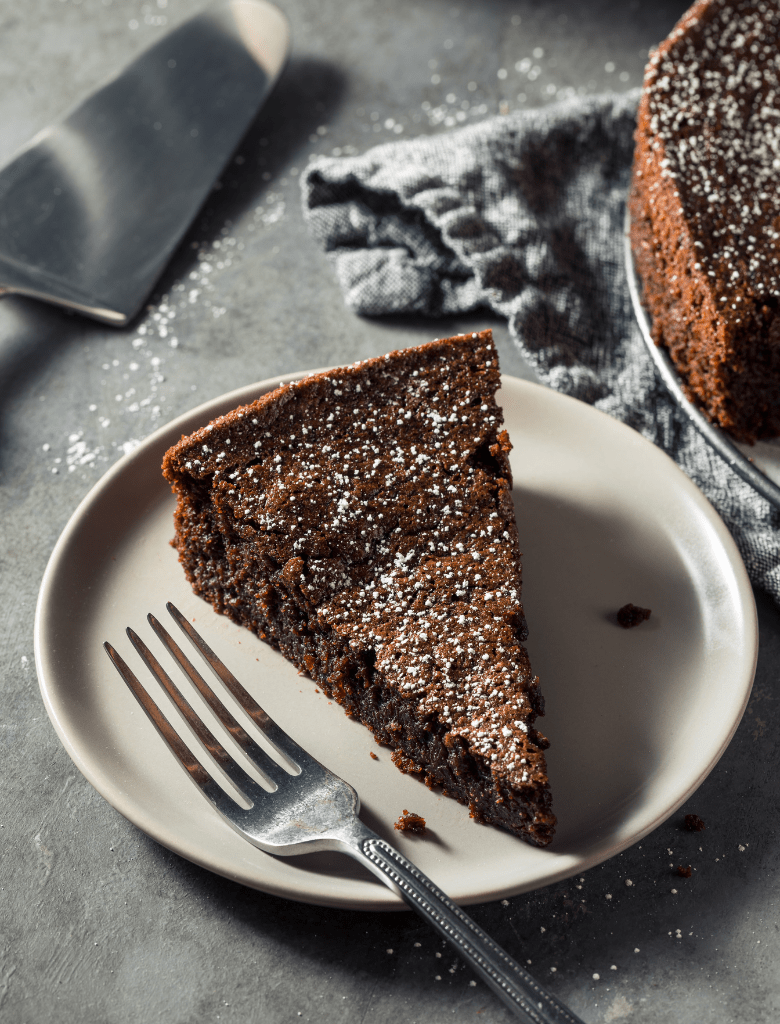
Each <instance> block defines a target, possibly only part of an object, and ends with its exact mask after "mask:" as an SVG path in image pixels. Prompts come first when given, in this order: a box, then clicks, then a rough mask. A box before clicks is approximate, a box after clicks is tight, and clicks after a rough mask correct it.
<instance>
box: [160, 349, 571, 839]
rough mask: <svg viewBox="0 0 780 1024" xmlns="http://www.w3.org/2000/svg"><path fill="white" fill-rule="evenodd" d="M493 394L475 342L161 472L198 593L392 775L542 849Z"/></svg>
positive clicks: (538, 707)
mask: <svg viewBox="0 0 780 1024" xmlns="http://www.w3.org/2000/svg"><path fill="white" fill-rule="evenodd" d="M498 384H499V371H498V359H497V354H496V350H495V348H494V346H493V342H492V338H491V336H490V332H489V331H486V332H483V333H481V334H479V335H477V334H475V335H465V336H461V337H456V338H450V339H446V340H442V341H435V342H432V343H430V344H428V345H423V346H420V347H419V348H413V349H407V350H405V351H402V352H393V353H390V354H389V355H388V356H385V357H382V358H379V359H372V360H367V361H365V362H363V363H358V364H355V365H354V366H351V367H346V368H344V369H340V370H334V371H329V372H328V373H324V374H318V375H314V376H311V377H308V378H305V379H304V380H302V381H300V382H298V383H296V384H292V385H285V386H284V387H281V388H279V389H277V390H276V391H274V392H272V393H270V394H268V395H265V396H263V397H262V398H260V399H259V400H258V401H256V402H255V403H253V404H252V405H249V406H245V407H242V408H240V409H237V410H235V411H234V412H232V413H230V414H228V415H227V416H224V417H222V418H220V419H218V420H215V421H214V422H213V423H211V424H209V425H208V426H207V427H204V428H203V429H202V430H199V431H198V432H197V433H195V434H193V435H192V436H190V437H188V438H184V439H182V441H181V442H180V443H179V444H178V445H176V446H175V447H174V448H172V449H171V450H170V451H169V452H168V453H167V454H166V457H165V461H164V464H163V469H164V473H165V475H166V477H167V479H168V480H169V481H170V483H171V484H172V486H173V489H174V491H175V493H176V495H177V497H178V506H177V510H176V539H175V544H176V547H177V548H178V551H179V556H180V559H181V562H182V565H183V566H184V569H185V571H186V573H187V576H188V578H189V579H190V581H191V583H192V585H193V587H194V589H195V591H196V592H197V593H198V594H200V595H201V596H202V597H204V598H205V599H206V600H207V601H209V602H210V603H211V604H212V605H213V606H214V608H215V609H216V610H217V611H219V612H222V613H224V614H226V615H228V616H230V618H232V619H234V620H235V621H236V622H238V623H241V624H242V625H244V626H246V627H248V628H249V629H251V630H253V632H255V633H257V635H258V636H260V637H261V638H262V639H264V640H266V641H268V642H269V643H271V644H273V646H275V647H277V648H278V649H279V650H280V651H281V652H282V654H284V656H285V657H287V658H289V659H290V661H292V662H293V663H294V664H295V665H296V666H298V668H299V669H301V670H303V671H305V672H307V673H308V674H309V675H310V676H311V677H312V678H313V679H314V680H315V682H316V683H317V684H318V685H319V686H320V687H322V689H323V690H324V691H325V692H326V693H327V694H328V695H329V696H331V697H332V698H334V699H335V700H337V701H338V702H339V703H340V704H341V705H342V706H343V707H344V709H345V711H346V712H347V714H349V715H355V716H356V717H358V718H359V719H360V721H362V722H363V723H364V724H365V725H367V726H368V727H369V728H370V729H371V730H372V731H373V733H374V735H375V736H376V738H377V740H378V741H379V742H381V743H384V744H387V745H388V746H390V747H392V748H393V751H394V753H393V760H394V762H395V763H396V765H398V767H399V768H401V769H402V770H403V771H407V772H414V773H418V774H419V775H420V776H421V777H422V778H424V780H425V781H426V782H427V783H428V785H430V786H434V785H436V786H441V787H442V788H443V790H444V792H445V793H447V794H448V795H450V796H453V797H455V798H456V799H458V800H460V801H462V802H463V803H466V804H468V805H469V808H470V811H471V814H472V816H473V817H475V818H477V819H478V820H480V821H485V822H491V823H494V824H497V825H502V826H504V827H505V828H508V829H510V830H511V831H513V832H514V833H516V834H517V835H520V836H522V837H523V838H524V839H527V840H529V841H531V842H533V843H536V844H538V845H544V844H546V843H548V842H549V841H550V839H551V838H552V834H553V829H554V822H555V819H554V816H553V814H552V812H551V810H550V794H549V788H548V782H547V772H546V765H545V759H544V753H543V751H544V748H545V747H546V746H547V741H546V740H545V738H544V737H543V736H542V735H541V734H540V733H539V732H537V730H536V728H535V726H534V722H535V719H536V716H537V715H538V714H541V713H542V712H543V703H542V698H541V695H540V693H539V686H538V680H537V679H536V678H535V677H534V676H533V673H532V671H531V667H530V664H529V662H528V656H527V654H526V651H525V649H524V647H523V644H522V641H523V640H524V639H525V619H524V616H523V608H522V604H521V601H520V553H519V550H518V538H517V528H516V526H515V521H514V510H513V506H512V501H511V496H510V484H511V476H510V469H509V460H508V457H507V452H508V451H509V448H510V445H509V441H508V438H507V435H506V432H505V431H503V430H502V422H503V417H502V414H501V411H500V409H499V408H498V406H497V405H496V402H495V397H494V396H495V392H496V390H497V388H498Z"/></svg>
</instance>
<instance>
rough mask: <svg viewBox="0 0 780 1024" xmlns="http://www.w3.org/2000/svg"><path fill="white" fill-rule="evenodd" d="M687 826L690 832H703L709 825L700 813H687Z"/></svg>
mask: <svg viewBox="0 0 780 1024" xmlns="http://www.w3.org/2000/svg"><path fill="white" fill-rule="evenodd" d="M685 827H686V829H687V830H688V831H689V832H701V831H703V830H704V829H705V828H706V827H707V826H706V825H705V824H704V822H703V821H702V820H701V818H700V817H699V815H698V814H686V815H685Z"/></svg>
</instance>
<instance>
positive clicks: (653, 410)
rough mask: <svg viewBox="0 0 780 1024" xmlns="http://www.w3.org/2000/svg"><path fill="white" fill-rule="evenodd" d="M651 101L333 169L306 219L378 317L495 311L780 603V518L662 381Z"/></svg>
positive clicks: (366, 308)
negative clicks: (638, 217) (636, 207)
mask: <svg viewBox="0 0 780 1024" xmlns="http://www.w3.org/2000/svg"><path fill="white" fill-rule="evenodd" d="M638 96H639V93H638V91H632V92H630V93H625V94H622V95H616V94H615V95H606V96H599V97H590V98H587V99H576V100H570V101H567V102H565V103H561V104H555V105H552V106H549V107H545V108H542V109H539V110H533V111H523V112H517V113H514V114H510V115H505V116H499V117H494V118H491V119H489V120H487V121H483V122H481V123H480V124H476V125H473V126H469V127H467V128H462V129H459V130H457V131H453V132H451V133H449V134H443V135H435V136H433V137H425V138H417V139H413V140H410V141H404V142H392V143H387V144H385V145H380V146H377V147H375V148H373V149H371V150H369V151H368V152H367V153H365V154H364V155H362V156H356V157H318V158H316V159H314V160H313V161H312V162H311V163H310V164H309V166H308V168H307V169H306V172H305V174H304V176H303V178H302V183H301V184H302V190H303V206H304V215H305V217H306V220H307V222H308V225H309V228H310V230H311V232H312V234H313V236H314V237H315V239H316V240H317V241H318V242H319V243H320V244H321V245H322V246H323V248H324V249H325V251H326V252H327V253H328V255H329V257H330V258H331V260H332V261H333V264H334V266H335V270H336V275H337V277H338V280H339V283H340V286H341V288H342V291H343V294H344V298H345V300H346V303H347V305H348V306H349V307H350V308H351V309H352V310H354V311H355V312H356V313H359V314H361V315H364V316H381V315H384V314H398V313H416V314H423V315H427V316H430V317H437V316H445V315H454V314H462V313H466V312H469V311H473V310H477V309H480V308H487V309H490V310H492V311H493V312H494V313H497V314H499V315H500V316H502V317H504V318H506V320H507V322H508V324H509V329H510V332H511V334H512V337H513V338H514V340H515V342H516V343H517V345H518V346H519V348H520V350H521V351H522V354H523V356H524V357H525V359H526V360H527V361H528V363H530V365H531V366H533V367H534V369H535V370H536V373H537V374H538V376H539V378H540V380H542V381H543V382H544V383H545V384H547V385H549V386H550V387H552V388H555V389H556V390H558V391H562V392H564V393H566V394H567V395H571V396H573V397H575V398H579V399H581V400H582V401H585V402H589V403H591V404H592V405H594V406H596V408H598V409H601V410H602V411H603V412H606V413H608V414H609V415H610V416H614V417H615V418H617V419H619V420H622V421H623V422H624V423H627V424H628V425H629V426H631V427H633V428H634V429H636V430H638V431H639V432H640V433H641V434H642V435H643V436H644V437H646V438H647V439H648V440H650V441H652V442H653V443H654V444H657V445H659V447H661V448H663V449H664V451H666V452H667V453H668V454H669V455H670V456H671V457H672V458H673V459H674V460H675V461H676V462H677V464H678V465H679V466H680V467H681V468H682V469H683V471H684V472H685V473H686V474H687V475H688V476H689V477H690V478H691V479H692V480H693V481H694V482H695V483H696V484H697V485H698V487H699V488H700V489H701V490H702V491H703V492H704V494H705V495H706V496H707V498H708V499H709V500H710V502H711V503H712V504H713V505H714V507H715V508H716V509H717V511H718V512H719V513H720V515H721V517H722V518H723V520H724V521H725V523H726V525H727V527H728V528H729V530H730V531H731V533H732V535H733V537H734V539H735V540H736V542H737V546H738V547H739V550H740V552H741V554H742V557H743V559H744V561H745V565H746V566H747V569H748V573H749V575H750V578H751V580H752V582H753V583H754V584H756V585H757V586H759V587H762V588H763V589H765V590H767V591H768V592H769V593H771V594H772V595H773V596H774V598H775V600H776V601H777V602H778V603H780V512H778V510H777V509H775V508H773V507H772V506H771V505H770V504H769V503H768V502H767V501H766V500H765V499H764V498H762V497H761V496H760V495H759V494H757V493H756V492H755V491H754V490H753V489H752V488H751V487H750V486H749V485H748V484H746V483H744V482H743V481H742V479H741V478H740V477H739V476H737V475H736V474H735V473H734V472H733V470H731V469H730V468H729V467H728V466H727V465H726V463H725V462H724V461H723V460H722V459H721V458H720V456H718V455H717V454H716V453H715V452H714V451H713V450H712V449H711V448H710V447H709V445H708V444H707V443H706V442H705V441H704V440H703V438H702V437H701V435H700V434H699V433H698V432H697V431H696V429H695V428H694V427H693V425H692V424H691V423H690V421H689V420H688V418H687V417H686V416H685V415H684V414H683V413H682V412H681V411H680V410H679V409H678V408H677V407H676V405H675V403H674V401H673V400H672V399H671V398H670V396H669V395H668V394H667V392H666V391H665V388H664V386H663V384H661V383H660V382H659V381H658V379H657V377H656V374H655V370H654V367H653V363H652V361H651V359H650V357H649V355H648V353H647V351H646V349H645V346H644V343H643V341H642V338H641V335H640V333H639V328H638V326H637V324H636V320H635V317H634V314H633V310H632V306H631V300H630V296H629V292H628V285H627V281H626V272H625V267H624V257H623V227H624V216H625V202H626V194H627V190H628V185H629V179H630V173H631V160H632V156H633V146H634V143H633V132H634V126H635V116H636V106H637V102H638Z"/></svg>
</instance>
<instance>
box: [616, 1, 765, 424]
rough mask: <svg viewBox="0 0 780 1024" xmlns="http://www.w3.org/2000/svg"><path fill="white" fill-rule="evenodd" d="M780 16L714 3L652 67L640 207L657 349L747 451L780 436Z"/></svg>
mask: <svg viewBox="0 0 780 1024" xmlns="http://www.w3.org/2000/svg"><path fill="white" fill-rule="evenodd" d="M778 52H780V11H779V10H778V5H777V4H776V3H763V2H762V3H758V4H756V3H747V2H742V0H700V2H698V3H696V4H694V5H693V7H692V8H691V9H690V10H689V11H688V13H687V14H686V15H685V16H684V17H683V18H682V20H681V21H680V23H679V24H678V26H677V27H676V28H675V30H674V31H673V32H672V33H671V35H670V36H669V38H668V39H667V40H666V41H665V42H664V43H663V44H662V45H661V46H660V47H659V48H658V50H657V51H655V53H654V54H653V55H652V57H651V60H650V63H649V65H648V68H647V72H646V75H645V88H644V92H643V95H642V100H641V103H640V108H639V118H638V126H637V133H636V156H635V161H634V172H633V181H632V189H631V196H630V200H629V209H630V212H631V221H632V224H631V241H632V248H633V252H634V258H635V263H636V268H637V272H638V274H639V277H640V278H641V280H642V283H643V287H644V294H643V301H644V303H645V305H646V307H647V309H648V312H649V313H650V315H651V319H652V329H653V337H654V339H655V341H656V343H658V344H663V345H665V346H666V348H667V349H668V350H669V353H670V356H671V358H672V361H673V362H674V364H675V366H676V368H677V370H678V372H679V374H680V376H681V378H682V380H683V382H684V385H685V387H686V388H687V391H688V394H689V396H690V397H691V398H692V399H693V400H695V401H696V402H697V404H699V405H700V406H701V408H702V409H703V410H704V411H705V412H706V413H707V415H708V416H709V417H710V419H711V420H713V421H714V422H716V423H718V424H719V425H720V426H722V427H723V428H724V429H726V430H728V431H729V432H730V433H731V434H732V435H733V436H734V437H735V438H736V439H737V440H740V441H746V442H753V441H755V440H756V439H758V438H762V437H773V436H776V435H778V434H780V318H778V309H779V306H780V303H779V302H778V296H780V275H779V273H778V269H779V264H778V256H779V255H780V250H779V249H778V245H777V242H778V239H779V238H780V68H778V64H777V54H778Z"/></svg>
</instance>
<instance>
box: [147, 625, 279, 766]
mask: <svg viewBox="0 0 780 1024" xmlns="http://www.w3.org/2000/svg"><path fill="white" fill-rule="evenodd" d="M147 619H148V620H149V625H150V626H151V627H152V629H153V630H154V631H155V633H156V634H157V636H158V637H159V639H160V640H161V641H162V642H163V644H165V646H166V647H167V648H168V651H169V652H170V654H171V655H172V656H173V657H174V658H175V659H176V661H177V662H178V663H179V666H180V668H181V669H182V671H183V672H184V673H185V674H186V675H187V676H188V677H189V678H190V680H191V681H192V683H193V684H194V686H195V687H196V688H197V690H198V691H199V692H200V694H201V696H202V697H203V699H204V700H205V701H206V703H207V704H208V706H209V707H210V708H211V710H212V711H213V712H214V714H215V715H216V716H217V718H218V719H219V720H220V722H222V724H223V725H224V727H225V728H226V729H227V731H228V732H229V733H230V735H231V736H232V737H233V739H234V740H235V742H236V743H237V744H238V746H239V747H241V749H242V750H243V751H244V753H245V754H246V755H247V757H248V758H249V759H250V760H251V761H252V762H253V763H254V764H255V766H256V767H257V768H258V769H259V771H261V772H262V773H263V775H264V776H266V777H267V778H268V779H270V780H271V781H272V782H273V783H274V784H275V785H277V786H279V785H281V784H282V783H283V782H284V780H285V779H286V778H289V772H286V771H284V769H283V768H280V767H279V765H278V764H277V763H276V761H274V760H273V759H272V758H271V757H269V756H268V754H266V752H265V751H264V750H263V748H262V747H260V746H258V744H257V743H255V741H254V740H253V739H252V737H251V736H250V735H249V734H248V733H247V732H246V730H245V729H244V728H243V727H242V726H241V725H240V724H239V723H238V722H237V721H236V719H235V718H234V717H233V715H232V714H231V713H230V712H229V711H228V709H227V708H226V707H225V705H224V704H223V703H222V701H221V700H220V699H219V697H218V696H217V695H216V693H214V691H213V690H212V688H211V687H210V686H209V684H208V683H207V682H206V680H205V679H204V678H203V676H202V675H201V674H200V672H198V670H197V669H196V668H195V666H194V665H193V664H192V662H191V661H190V659H189V658H188V657H187V655H186V654H185V653H184V651H183V650H182V649H181V647H179V645H178V644H177V643H176V641H175V640H174V639H173V637H172V636H171V634H170V633H169V632H168V630H167V629H166V628H165V627H164V626H163V625H162V623H161V622H160V621H159V619H157V617H156V616H154V615H152V614H151V613H150V614H149V615H147ZM163 685H165V686H166V689H167V684H163ZM169 692H170V691H169ZM175 699H176V698H175V697H174V700H175Z"/></svg>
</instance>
